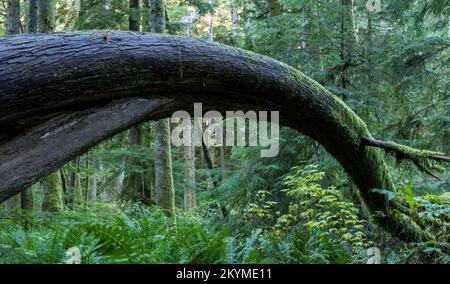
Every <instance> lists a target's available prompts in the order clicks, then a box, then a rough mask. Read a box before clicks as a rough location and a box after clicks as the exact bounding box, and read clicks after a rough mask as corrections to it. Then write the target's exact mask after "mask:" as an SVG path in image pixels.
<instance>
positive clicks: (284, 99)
mask: <svg viewBox="0 0 450 284" xmlns="http://www.w3.org/2000/svg"><path fill="white" fill-rule="evenodd" d="M194 102H202V103H203V109H204V111H207V110H210V109H214V110H219V111H224V110H233V109H234V110H236V109H240V110H248V109H253V110H278V111H279V112H280V119H281V123H282V124H284V125H287V126H290V127H292V128H295V129H297V130H299V131H300V132H302V133H304V134H306V135H308V136H310V137H312V138H313V139H315V140H317V141H318V142H319V143H321V144H322V145H323V146H324V147H325V149H326V150H327V151H328V152H329V153H330V154H331V155H333V156H334V157H335V158H336V159H337V160H338V161H339V162H340V163H341V164H342V166H343V167H344V169H345V170H346V172H347V173H348V174H349V175H350V177H351V178H352V179H353V181H354V182H355V183H356V185H357V186H358V188H359V190H360V191H361V194H362V196H363V198H364V200H365V202H366V203H367V205H368V207H369V208H370V209H371V210H372V211H373V212H375V211H381V212H384V214H376V215H375V216H377V217H376V218H377V220H378V222H379V223H380V224H381V225H382V226H383V227H384V228H386V229H387V230H388V231H390V232H392V233H394V234H395V235H397V236H399V237H400V238H403V239H405V240H422V239H429V238H431V236H430V235H429V234H428V233H426V231H424V230H421V229H420V228H419V227H418V226H417V225H416V224H415V223H414V222H413V221H412V220H410V219H409V218H408V217H407V216H406V215H402V214H401V213H399V212H397V211H393V210H390V208H389V205H388V204H387V202H386V199H385V197H384V196H382V195H380V194H377V193H372V192H371V189H374V188H384V189H388V190H392V189H393V188H394V185H393V183H392V181H391V177H390V175H389V172H388V169H387V167H386V165H385V163H384V161H383V158H382V155H381V152H380V150H379V149H374V148H372V147H364V144H363V143H362V142H361V139H362V138H363V137H371V135H370V132H369V130H368V129H367V127H366V125H365V123H364V122H363V121H362V120H361V119H360V118H359V117H358V116H357V115H356V114H355V113H354V112H353V111H352V110H351V109H350V108H349V107H347V106H346V105H345V104H344V103H343V102H342V101H341V100H340V99H339V98H337V97H335V96H334V95H332V94H331V93H329V92H328V91H327V90H326V89H324V88H323V87H322V86H320V85H319V84H318V83H316V82H315V81H313V80H312V79H310V78H308V77H307V76H305V75H304V74H303V73H301V72H300V71H298V70H296V69H294V68H292V67H290V66H288V65H286V64H283V63H280V62H278V61H276V60H273V59H271V58H268V57H265V56H261V55H258V54H255V53H252V52H248V51H245V50H241V49H237V48H233V47H229V46H225V45H220V44H217V43H211V42H206V41H202V40H196V39H192V38H184V37H175V36H166V35H156V34H141V33H132V32H104V31H94V32H82V33H59V34H58V33H56V34H40V35H25V36H10V37H5V38H1V39H0V202H1V201H4V200H5V199H7V198H9V197H11V196H12V195H14V194H16V193H17V192H20V191H21V190H23V189H24V188H26V186H28V185H30V184H32V183H33V182H35V181H36V180H37V179H38V178H41V177H43V176H45V175H47V174H49V173H51V172H52V171H55V170H56V169H57V168H58V167H60V166H62V165H63V164H64V163H66V162H68V161H70V160H71V159H73V158H74V157H76V156H77V155H80V154H81V153H83V152H85V151H87V150H88V149H89V147H91V146H93V145H95V144H97V143H99V142H100V141H102V140H103V139H105V138H107V137H109V136H111V135H113V134H115V133H118V132H119V131H122V130H125V129H127V128H129V127H131V126H133V125H136V124H138V123H140V122H142V121H146V120H152V119H159V118H163V117H168V116H170V115H171V114H172V112H173V111H175V110H180V109H184V110H186V111H189V112H191V111H192V105H193V103H194Z"/></svg>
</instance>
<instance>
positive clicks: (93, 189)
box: [88, 161, 102, 206]
mask: <svg viewBox="0 0 450 284" xmlns="http://www.w3.org/2000/svg"><path fill="white" fill-rule="evenodd" d="M101 168H102V167H101V164H100V162H99V161H94V172H95V173H94V175H93V176H92V179H91V181H92V184H91V186H90V188H89V191H88V206H91V205H95V203H96V202H97V186H98V177H97V173H101V172H102V171H101Z"/></svg>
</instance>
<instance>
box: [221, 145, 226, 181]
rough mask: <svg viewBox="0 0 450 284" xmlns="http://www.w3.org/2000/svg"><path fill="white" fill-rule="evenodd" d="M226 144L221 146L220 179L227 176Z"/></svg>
mask: <svg viewBox="0 0 450 284" xmlns="http://www.w3.org/2000/svg"><path fill="white" fill-rule="evenodd" d="M225 151H226V148H225V144H224V145H221V146H220V181H224V180H225V178H226V174H225V170H226V165H225Z"/></svg>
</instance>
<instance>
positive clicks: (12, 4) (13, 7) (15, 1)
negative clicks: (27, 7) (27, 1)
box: [6, 0, 20, 35]
mask: <svg viewBox="0 0 450 284" xmlns="http://www.w3.org/2000/svg"><path fill="white" fill-rule="evenodd" d="M6 33H7V34H8V35H15V34H19V33H20V1H19V0H8V27H7V31H6Z"/></svg>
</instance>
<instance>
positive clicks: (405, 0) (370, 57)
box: [0, 0, 450, 263]
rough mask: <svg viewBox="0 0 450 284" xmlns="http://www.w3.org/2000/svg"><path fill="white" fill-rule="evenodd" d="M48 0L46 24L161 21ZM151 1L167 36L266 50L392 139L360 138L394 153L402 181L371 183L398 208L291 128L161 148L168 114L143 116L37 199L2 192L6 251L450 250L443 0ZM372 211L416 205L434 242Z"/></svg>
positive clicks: (296, 255)
mask: <svg viewBox="0 0 450 284" xmlns="http://www.w3.org/2000/svg"><path fill="white" fill-rule="evenodd" d="M7 2H8V1H6V0H0V36H4V35H5V34H6V32H7V30H8V29H7V25H8V23H10V21H13V20H16V22H17V21H19V22H20V23H22V24H23V25H22V27H24V24H25V23H26V19H27V17H28V15H27V13H28V12H27V11H29V10H28V9H25V8H26V7H25V3H24V1H20V4H21V11H22V13H21V14H20V17H19V18H17V19H11V17H9V18H8V17H7V15H8V13H7V12H8V11H7V9H8V8H7V4H6V3H7ZM51 2H53V4H54V5H53V7H52V9H53V10H52V9H51V7H50V6H52V5H50V6H48V7H47V8H46V9H47V13H46V17H47V18H46V21H45V22H46V23H47V25H50V26H51V27H47V29H46V30H52V29H54V30H55V31H68V30H92V29H107V30H128V29H129V28H130V25H129V24H130V21H131V20H133V19H134V20H136V19H137V21H135V22H134V23H136V22H138V23H139V26H138V27H137V30H136V32H139V31H142V32H149V31H150V30H151V23H152V19H151V13H150V6H149V3H151V2H153V1H138V2H139V3H140V6H139V7H138V8H136V7H133V8H129V7H130V6H129V4H130V3H129V2H131V1H125V0H107V1H82V2H83V3H84V4H83V5H82V6H81V7H78V6H77V4H76V3H78V2H80V1H75V0H73V1H62V0H56V1H51ZM155 2H158V3H159V4H164V2H165V9H156V10H161V11H165V13H167V14H165V15H163V16H164V18H165V21H166V33H169V34H176V35H186V36H191V37H195V38H202V39H205V40H206V39H209V40H211V39H212V40H214V41H216V42H218V43H221V44H227V45H231V46H235V47H240V48H244V49H247V50H250V51H253V52H256V53H259V54H264V55H267V56H270V57H272V58H275V59H277V60H280V61H281V62H283V63H285V64H287V65H290V66H292V67H294V68H297V69H299V70H302V72H303V73H304V74H306V75H307V76H309V77H311V78H313V79H314V80H315V81H317V82H319V84H320V85H319V84H317V83H315V82H314V83H313V84H312V85H313V86H314V88H317V89H318V90H320V91H323V92H331V93H333V94H335V95H336V96H338V97H339V98H340V99H341V100H342V104H343V105H344V107H345V108H347V107H349V108H351V109H352V111H354V112H355V113H356V114H357V115H358V116H359V117H361V118H362V119H363V120H364V122H365V124H367V126H368V128H369V131H370V133H371V134H372V136H373V139H375V138H376V141H389V142H384V144H383V146H379V145H371V144H368V145H369V146H367V145H366V146H367V147H381V148H384V149H385V150H386V152H388V153H394V154H395V155H394V156H390V155H385V158H386V159H385V163H386V164H387V165H388V167H389V168H390V169H391V173H392V180H393V182H394V184H396V188H397V190H396V191H390V190H387V189H384V188H374V189H372V192H373V193H377V194H380V195H381V196H383V198H385V199H386V202H387V203H389V204H390V205H392V207H391V208H392V210H390V211H389V212H387V213H382V212H375V214H371V213H370V212H369V211H368V210H367V209H366V206H365V204H364V202H362V197H361V196H360V193H359V191H358V190H357V188H356V186H355V184H354V183H353V181H352V180H351V179H350V178H348V176H347V175H346V173H345V171H344V170H343V168H342V167H341V166H340V165H339V164H338V163H337V162H336V160H335V159H334V158H333V157H332V156H331V155H330V154H328V153H327V152H326V151H325V150H324V148H323V147H322V146H320V145H318V144H317V143H316V142H315V141H313V140H312V139H311V138H308V137H305V136H303V135H301V134H299V133H298V132H296V131H294V130H292V129H290V128H288V127H283V128H281V129H280V153H279V154H278V155H277V156H276V157H272V158H261V157H260V150H261V149H262V147H260V146H257V147H250V146H245V147H232V146H218V147H206V146H205V145H203V146H196V147H193V148H190V147H172V148H170V147H168V148H167V145H165V146H166V147H162V146H161V145H157V144H158V143H159V144H161V142H157V139H155V136H156V134H158V133H156V132H158V131H159V132H161V130H158V129H161V127H160V128H158V127H156V124H155V122H145V123H143V124H141V125H139V127H135V128H133V129H130V130H127V131H125V132H123V133H120V134H118V135H115V136H113V137H111V138H109V139H107V140H105V141H103V142H102V143H100V144H98V145H97V146H95V147H94V148H92V149H90V150H89V151H88V152H87V153H85V154H83V155H81V156H80V157H78V158H76V159H75V160H73V161H72V162H70V163H68V164H66V165H64V166H63V167H61V169H60V170H59V171H58V172H56V173H53V174H51V175H49V176H48V177H46V178H43V179H42V180H40V181H39V182H37V183H36V184H34V185H33V186H32V187H31V189H30V190H31V192H32V199H31V201H32V203H28V204H27V206H25V205H24V204H22V206H20V205H19V202H20V198H18V197H15V198H11V199H10V200H7V201H6V202H5V204H4V205H3V204H1V205H0V263H368V262H369V263H373V262H381V263H450V256H449V255H450V254H449V252H450V245H449V244H448V238H449V237H450V192H449V186H450V179H449V177H450V176H449V171H448V164H445V163H442V161H443V159H442V157H443V156H445V155H449V154H450V143H449V142H450V127H449V126H450V94H449V90H450V80H449V78H450V68H449V67H450V64H449V62H450V38H449V36H448V35H449V30H450V26H449V17H450V5H449V3H448V1H441V0H427V1H426V0H414V1H412V0H397V1H387V0H382V1H381V2H382V11H381V12H379V13H376V12H369V11H367V9H366V6H365V4H366V3H365V2H366V1H331V0H330V1H309V0H278V1H276V0H270V1H266V0H259V1H252V0H231V1H228V0H215V1H208V0H192V1H191V0H190V1H178V0H166V1H155ZM344 2H348V3H352V4H346V7H343V6H342V5H344V4H343V3H344ZM274 3H275V4H274ZM349 5H350V6H351V7H350V8H349V7H348V6H349ZM344 6H345V5H344ZM49 7H50V8H49ZM344 8H345V9H344ZM192 10H193V11H195V13H194V14H193V15H191V14H189V11H192ZM163 13H164V12H163ZM159 16H161V15H159ZM53 18H54V19H53ZM40 20H42V19H39V21H40ZM159 20H161V18H160V19H159ZM39 21H38V22H39ZM41 28H42V27H39V30H42V29H41ZM21 33H26V29H22V30H21ZM229 51H230V54H233V53H235V52H239V51H236V49H234V48H229ZM255 57H256V58H258V57H257V56H256V55H255ZM243 64H246V63H245V62H243ZM0 68H1V66H0ZM248 68H250V69H255V66H248ZM255 70H256V69H255ZM122 71H123V72H125V71H126V70H122ZM117 72H119V71H117ZM303 73H301V72H297V71H293V72H292V74H290V75H289V76H287V78H286V80H298V79H299V78H300V77H302V78H303ZM138 79H139V78H136V80H138ZM130 85H133V84H132V82H130ZM322 86H324V87H322ZM255 103H257V102H256V101H255ZM331 115H332V116H334V117H337V118H339V119H342V118H341V117H342V115H341V114H340V113H332V114H331ZM355 117H356V116H355ZM348 119H353V117H351V118H348ZM358 122H359V121H357V124H358ZM226 123H229V122H228V121H227V122H226ZM361 124H362V123H361ZM358 125H359V124H358ZM173 126H174V125H172V127H173ZM201 127H203V128H206V127H207V126H206V125H201ZM164 129H165V130H167V128H164ZM247 129H248V126H247ZM318 131H321V129H318ZM342 131H350V130H348V129H342ZM159 134H161V133H159ZM164 137H165V139H167V137H168V136H164ZM352 137H354V139H355V145H358V144H359V139H361V138H363V137H359V135H357V134H356V133H353V134H352ZM367 138H372V137H367ZM352 139H353V138H352ZM356 140H358V141H356ZM390 141H395V142H390ZM163 142H167V141H166V140H164V141H163ZM164 144H168V143H164ZM405 145H407V146H405ZM163 146H164V145H163ZM158 147H159V151H160V152H158V153H159V154H160V155H159V156H157V155H155V150H157V149H155V148H158ZM418 149H421V150H418ZM426 149H429V150H426ZM170 151H171V154H169V153H170ZM374 151H380V153H383V152H382V150H381V149H379V150H378V149H377V150H375V149H374ZM436 156H440V157H441V158H440V159H435V158H433V157H436ZM161 157H163V158H161ZM164 157H166V158H164ZM167 157H169V158H167ZM430 158H431V159H430ZM162 159H165V163H164V169H163V170H161V168H160V169H159V170H158V166H160V167H161V160H162ZM167 159H169V160H167ZM408 160H409V161H412V162H413V163H412V164H411V163H408V162H405V163H403V162H402V161H408ZM375 162H377V163H378V162H379V163H381V162H383V161H382V160H381V159H379V160H377V161H374V163H375ZM383 163H384V162H383ZM413 164H415V165H416V166H414V165H413ZM421 170H422V171H421ZM155 172H160V174H161V176H160V177H159V179H161V180H162V182H158V181H157V179H156V178H155ZM162 172H164V173H170V175H169V174H164V173H162ZM0 174H1V173H0ZM382 178H386V177H385V176H382ZM161 183H163V184H166V186H165V187H164V186H161V185H160V184H161ZM172 184H173V185H172ZM164 188H170V189H167V190H166V189H164ZM169 190H170V192H168V191H169ZM158 194H163V195H162V196H163V197H164V198H158ZM164 194H165V195H164ZM173 195H174V196H173ZM377 196H378V195H377ZM161 199H164V201H161ZM173 201H174V202H175V204H173ZM23 203H24V202H23ZM163 203H165V205H164V204H163ZM186 204H189V206H187V205H186ZM21 207H22V209H21ZM30 208H32V209H30ZM164 209H165V211H164ZM164 212H166V214H164ZM167 213H168V214H167ZM378 214H380V215H381V214H392V215H393V216H397V217H398V219H399V220H403V219H401V218H403V216H410V217H412V218H413V219H414V220H415V221H416V223H417V224H420V225H423V227H424V228H426V233H427V234H430V235H431V236H433V240H430V241H428V242H421V243H407V242H404V241H401V240H399V239H398V238H396V237H395V236H392V235H390V234H388V233H387V232H385V231H384V230H383V229H382V228H381V227H380V226H379V225H377V223H376V222H375V219H376V217H377V215H378ZM168 215H170V216H168ZM173 216H174V217H176V218H172V217H173ZM405 223H406V220H405ZM408 224H409V223H408ZM414 225H415V224H414ZM411 226H413V225H411ZM376 250H379V252H380V255H381V258H380V259H374V254H373V252H374V251H376Z"/></svg>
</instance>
